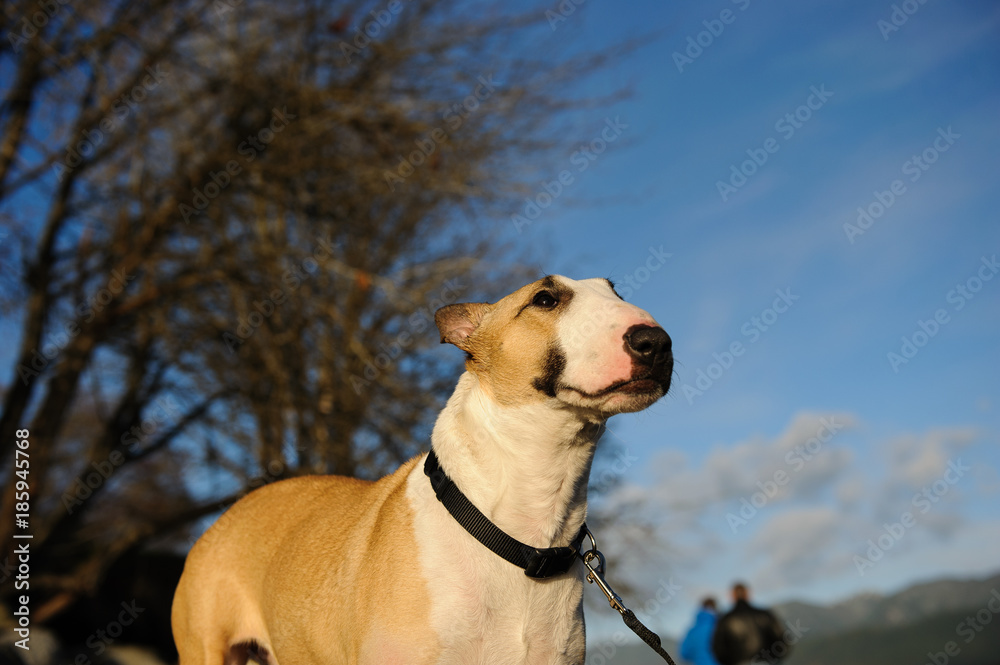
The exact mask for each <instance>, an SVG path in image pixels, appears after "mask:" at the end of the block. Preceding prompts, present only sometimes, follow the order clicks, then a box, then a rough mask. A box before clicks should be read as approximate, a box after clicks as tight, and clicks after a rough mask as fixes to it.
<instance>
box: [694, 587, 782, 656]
mask: <svg viewBox="0 0 1000 665" xmlns="http://www.w3.org/2000/svg"><path fill="white" fill-rule="evenodd" d="M733 603H734V604H733V609H731V610H729V612H727V613H726V614H725V615H723V617H722V618H720V619H719V620H718V622H716V625H715V633H714V634H713V635H712V651H713V652H714V654H715V658H716V660H718V661H719V663H721V665H738V664H739V663H749V662H751V661H753V662H754V663H779V662H781V661H782V660H784V659H785V658H786V657H788V654H789V652H790V651H791V647H790V646H789V643H788V642H787V641H786V640H785V639H784V637H783V635H784V632H785V627H784V626H783V625H782V623H781V622H780V621H779V620H778V617H776V616H775V615H774V613H772V612H770V611H769V610H765V609H762V608H759V607H754V606H753V605H751V604H750V591H749V590H748V589H747V587H746V585H745V584H741V583H737V584H734V585H733Z"/></svg>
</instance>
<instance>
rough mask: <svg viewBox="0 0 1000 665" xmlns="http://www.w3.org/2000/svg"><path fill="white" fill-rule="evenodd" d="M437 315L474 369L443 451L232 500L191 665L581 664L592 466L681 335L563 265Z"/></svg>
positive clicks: (211, 542) (194, 621)
mask: <svg viewBox="0 0 1000 665" xmlns="http://www.w3.org/2000/svg"><path fill="white" fill-rule="evenodd" d="M435 323H436V324H437V327H438V329H439V331H440V333H441V341H442V343H444V342H448V343H451V344H454V345H455V346H457V347H458V348H459V349H461V350H462V351H464V352H465V353H466V359H465V370H466V371H465V372H464V373H463V374H462V376H461V378H459V380H458V385H457V387H456V388H455V392H454V393H453V394H452V395H451V397H450V398H449V400H448V403H447V405H446V406H445V408H444V410H442V411H441V413H440V414H439V415H438V418H437V421H436V423H435V425H434V430H433V434H432V436H431V452H429V453H427V454H424V455H421V456H419V457H417V458H415V459H412V460H410V461H409V462H407V463H406V464H404V465H402V466H401V467H400V468H399V469H398V470H397V471H396V472H395V473H393V474H391V475H389V476H386V477H384V478H382V479H381V480H378V481H376V482H369V481H363V480H358V479H354V478H346V477H338V476H305V477H299V478H293V479H289V480H283V481H281V482H277V483H273V484H271V485H267V486H264V487H262V488H260V489H257V490H255V491H253V492H251V493H250V494H248V495H247V496H245V497H244V498H242V499H241V500H240V501H238V502H237V503H236V504H234V505H233V506H232V507H231V508H230V509H229V510H228V511H227V512H226V513H225V514H224V515H223V516H222V517H221V518H220V519H219V520H218V521H217V522H216V523H215V524H214V525H213V526H212V527H211V528H210V529H209V530H208V531H206V533H205V534H204V535H203V536H202V537H201V538H200V539H199V540H198V542H197V543H196V544H195V545H194V547H193V548H192V549H191V552H190V554H189V555H188V557H187V561H186V564H185V567H184V574H183V576H182V577H181V580H180V583H179V585H178V587H177V592H176V595H175V597H174V603H173V614H172V623H173V631H174V639H175V641H176V643H177V648H178V651H179V652H180V665H223V664H225V665H233V664H237V665H244V664H245V663H246V662H247V660H254V661H256V662H258V663H261V664H262V665H303V664H305V663H314V664H328V665H334V664H344V663H352V664H353V663H361V664H372V665H390V664H392V665H396V664H404V663H405V664H407V665H410V664H414V663H421V664H422V663H483V664H486V663H489V664H491V665H499V664H505V663H510V664H513V663H546V664H556V663H559V664H582V663H583V662H584V648H585V639H584V621H583V604H582V603H583V587H584V584H583V582H584V578H585V575H584V572H585V571H584V566H583V564H582V563H580V562H579V561H578V560H577V557H576V554H577V552H578V550H579V548H580V543H581V541H582V540H583V538H584V534H585V533H586V531H585V525H584V518H585V516H586V513H587V481H588V476H589V474H590V466H591V461H592V460H593V457H594V450H595V447H596V445H597V440H598V438H599V437H600V435H601V434H602V432H603V431H604V426H605V423H606V421H607V419H608V418H609V417H610V416H612V415H614V414H617V413H625V412H634V411H639V410H641V409H645V408H646V407H648V406H650V405H651V404H653V403H654V402H655V401H656V400H658V399H659V398H661V397H663V396H664V395H665V394H666V393H667V390H668V389H669V387H670V379H671V375H672V372H673V353H672V351H671V341H670V337H669V336H668V335H667V333H666V332H664V330H663V328H661V327H660V326H659V324H657V323H656V321H654V320H653V317H652V316H650V315H649V314H648V313H647V312H645V311H643V310H642V309H640V308H638V307H636V306H634V305H630V304H628V303H626V302H625V301H624V300H622V298H621V297H619V295H618V294H617V293H616V292H615V290H614V284H612V283H611V282H610V281H609V280H605V279H586V280H581V281H575V280H572V279H568V278H566V277H561V276H555V275H553V276H548V277H545V278H543V279H540V280H538V281H536V282H533V283H531V284H529V285H527V286H525V287H523V288H521V289H518V290H517V291H515V292H514V293H512V294H510V295H508V296H506V297H504V298H502V299H501V300H499V301H497V302H496V303H462V304H455V305H448V306H446V307H443V308H441V309H440V310H438V311H437V313H436V315H435Z"/></svg>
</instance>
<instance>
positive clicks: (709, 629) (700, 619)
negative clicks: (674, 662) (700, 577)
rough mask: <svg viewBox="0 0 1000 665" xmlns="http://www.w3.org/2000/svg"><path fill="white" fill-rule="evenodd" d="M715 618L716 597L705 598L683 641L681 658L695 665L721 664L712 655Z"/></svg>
mask: <svg viewBox="0 0 1000 665" xmlns="http://www.w3.org/2000/svg"><path fill="white" fill-rule="evenodd" d="M715 619H716V616H715V598H705V599H704V600H703V601H701V609H699V610H698V614H696V615H695V617H694V625H693V626H691V630H689V631H688V632H687V635H685V636H684V640H683V641H682V642H681V658H684V659H685V660H688V661H691V662H692V663H694V665H719V661H717V660H715V656H713V655H712V633H713V631H714V630H715Z"/></svg>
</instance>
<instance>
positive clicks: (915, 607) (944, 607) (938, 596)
mask: <svg viewBox="0 0 1000 665" xmlns="http://www.w3.org/2000/svg"><path fill="white" fill-rule="evenodd" d="M994 589H996V590H997V592H998V593H1000V574H997V575H994V576H992V577H989V578H986V579H978V580H935V581H933V582H926V583H923V584H917V585H915V586H912V587H910V588H908V589H906V590H904V591H900V592H899V593H895V594H892V595H890V596H882V595H880V594H872V593H869V594H862V595H858V596H854V597H852V598H849V599H847V600H845V601H842V602H839V603H837V604H835V605H830V606H828V607H822V606H819V605H811V604H809V603H800V602H790V603H781V604H780V605H776V606H775V607H774V610H775V612H777V613H778V615H779V616H781V618H783V619H786V620H789V621H796V620H798V621H800V622H801V625H802V626H804V627H807V628H809V633H808V635H809V637H811V638H817V637H821V636H824V635H833V634H837V633H842V632H844V631H848V630H853V629H869V628H891V627H899V626H906V625H909V624H913V623H915V622H918V621H920V620H921V619H925V618H929V617H934V616H938V615H940V614H942V613H946V612H951V611H958V610H966V609H978V608H981V607H985V606H986V603H987V601H989V599H990V594H991V592H992V590H994ZM994 629H996V630H997V631H998V632H1000V617H998V618H997V624H996V625H995V626H994Z"/></svg>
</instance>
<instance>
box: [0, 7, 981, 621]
mask: <svg viewBox="0 0 1000 665" xmlns="http://www.w3.org/2000/svg"><path fill="white" fill-rule="evenodd" d="M570 2H571V0H564V2H563V3H562V4H563V6H568V4H569V3H570ZM894 4H895V5H896V6H899V7H900V10H899V11H900V12H901V11H903V10H902V7H903V6H904V5H905V6H906V7H907V8H908V9H910V10H915V11H913V13H912V15H908V17H907V19H906V21H905V23H901V25H899V26H898V30H893V31H886V29H885V28H884V25H885V24H883V27H882V28H880V24H879V22H880V21H885V22H889V21H891V20H892V18H893V12H894V11H895V10H894ZM552 7H553V11H556V10H557V8H558V3H553V5H552ZM724 11H728V12H729V13H727V14H723V12H724ZM900 16H901V14H898V13H897V14H896V18H897V20H898V19H899V17H900ZM565 19H566V20H564V21H559V22H557V23H555V24H554V27H555V29H554V30H553V31H552V32H551V33H545V32H544V31H543V34H542V37H543V38H544V40H545V42H546V44H547V46H548V47H549V48H551V49H556V50H561V51H562V52H564V53H567V52H568V53H573V52H580V51H587V50H590V49H593V48H600V47H602V46H606V45H609V44H613V43H617V42H620V41H621V40H624V39H628V38H631V37H635V36H643V35H647V36H648V35H652V36H653V38H652V39H651V41H650V42H649V43H648V44H646V45H645V46H643V47H642V48H640V49H638V50H637V51H636V52H634V53H633V54H631V55H629V56H628V57H626V58H624V59H623V60H622V61H620V62H619V63H618V64H616V65H614V66H612V68H611V69H610V70H609V71H608V72H607V73H605V74H603V75H600V76H598V77H596V78H595V79H593V80H591V81H590V83H588V84H587V86H588V88H587V89H588V90H589V91H590V92H592V93H594V94H600V93H602V92H606V91H607V90H608V89H609V88H612V87H614V86H617V85H619V84H621V83H623V82H626V83H631V85H632V87H633V90H634V94H633V95H632V96H631V97H630V98H628V99H626V100H624V101H622V102H620V103H618V104H616V105H614V106H613V107H611V108H603V109H597V110H593V111H581V113H580V114H579V116H578V118H577V122H576V123H575V125H574V126H573V128H572V130H571V131H572V132H573V135H572V136H569V137H568V138H569V139H570V140H572V141H574V142H575V145H576V146H577V148H576V149H579V146H582V145H586V144H591V143H592V141H594V140H595V139H599V138H600V137H601V134H602V131H604V129H605V128H606V127H607V126H608V124H609V122H610V123H611V124H612V125H614V126H617V127H618V128H619V129H620V135H619V136H618V137H617V138H616V140H615V141H614V142H612V143H609V144H607V146H606V149H605V150H604V151H603V152H602V153H601V154H600V155H597V156H596V159H594V160H593V161H588V162H586V163H587V165H588V166H587V169H586V170H585V171H583V172H580V171H579V170H578V169H579V166H578V164H579V163H580V162H579V161H578V156H577V160H576V161H575V160H574V154H573V151H570V152H567V154H566V156H565V157H566V158H565V160H564V161H563V162H561V166H558V165H557V166H556V167H554V168H553V170H552V172H550V173H546V172H544V171H541V172H539V175H538V183H539V191H542V187H543V183H544V182H550V181H552V180H556V179H557V178H558V176H559V171H560V170H561V169H565V170H569V171H570V172H571V173H572V174H573V181H572V183H571V184H569V185H567V186H566V187H565V188H564V191H563V192H562V194H561V195H560V196H558V197H556V199H555V201H554V202H553V203H552V204H551V206H549V207H547V208H546V209H545V210H544V211H542V212H541V214H540V215H539V216H538V218H537V219H535V220H533V222H532V223H531V224H530V225H525V226H522V227H520V228H517V227H515V225H514V224H513V223H509V224H507V223H506V221H505V223H504V225H505V227H506V228H505V231H504V239H506V240H509V241H511V242H513V243H516V244H521V245H523V246H524V247H531V248H536V249H537V248H541V251H542V252H544V255H545V256H546V257H547V259H546V261H545V262H544V263H540V264H539V265H538V270H539V273H562V274H566V275H569V276H571V277H576V278H584V277H593V276H601V277H610V278H612V279H614V280H615V281H616V282H617V283H618V284H619V288H620V290H621V291H622V292H623V293H624V292H625V289H624V288H623V287H625V286H628V288H629V290H630V291H631V292H632V293H631V294H630V295H629V297H628V299H629V300H630V301H631V302H634V303H636V304H638V305H639V306H641V307H644V308H645V309H647V310H648V311H650V312H651V313H652V314H653V315H654V316H655V317H656V318H657V319H658V320H659V321H660V322H661V323H662V324H663V325H664V327H665V328H666V329H667V331H668V332H669V333H670V334H671V336H672V337H673V340H674V350H675V357H676V361H677V364H676V375H675V383H674V388H673V389H672V391H671V395H669V396H668V397H667V398H666V399H665V400H663V401H661V403H659V404H657V405H655V406H654V407H653V408H651V409H649V410H648V411H646V412H644V413H641V414H635V415H629V416H618V417H616V418H615V419H613V420H612V421H611V423H610V432H609V438H613V439H614V440H615V442H616V443H617V444H618V445H619V446H621V448H622V449H623V450H625V451H627V453H628V457H626V458H625V459H626V460H627V468H626V469H625V470H624V472H623V473H622V474H621V475H620V487H619V489H618V490H617V491H616V492H614V493H613V494H611V495H610V496H607V497H605V498H604V499H603V500H602V503H601V505H600V508H601V509H602V510H605V511H608V510H621V511H623V512H628V514H629V515H630V516H633V517H639V518H642V519H644V520H647V521H649V522H652V523H653V524H656V525H657V528H656V531H655V533H653V534H641V535H640V536H639V540H647V541H648V540H651V541H652V542H653V543H654V545H657V546H656V547H651V546H650V545H649V544H648V543H647V546H646V547H645V548H638V549H636V548H631V547H630V545H631V544H632V543H634V542H635V540H636V534H634V533H631V532H630V531H629V530H628V529H626V528H624V527H622V528H621V529H615V528H613V527H611V528H609V529H608V530H606V531H604V532H602V533H598V538H599V539H600V540H601V542H602V547H603V548H604V549H605V550H606V551H607V552H608V554H609V555H612V556H611V561H610V566H611V569H610V577H611V580H612V581H613V580H614V579H615V577H616V576H617V575H620V576H622V577H628V578H629V579H631V580H632V581H633V582H636V583H638V585H639V590H638V591H637V592H636V593H634V594H633V595H632V596H631V597H630V598H629V600H631V601H632V604H633V606H634V607H636V609H638V610H639V611H640V614H641V615H642V616H643V618H644V619H645V620H647V621H648V623H649V625H650V626H651V627H653V628H654V629H656V630H661V631H664V632H665V633H667V634H671V635H675V636H676V635H678V634H679V633H680V632H681V631H682V630H683V629H684V628H685V627H686V626H687V625H688V623H689V622H690V619H691V615H692V612H693V608H694V607H695V604H696V601H697V599H698V598H699V597H700V596H702V595H703V594H705V593H713V594H715V595H718V596H720V597H721V596H723V595H724V593H725V589H726V587H727V586H728V584H729V583H730V582H731V581H732V580H733V579H734V578H741V579H744V580H746V581H748V582H749V583H750V584H751V587H752V588H753V589H754V590H755V596H756V598H757V599H758V600H760V601H761V602H763V603H767V604H770V603H774V602H780V601H783V600H790V599H802V600H808V601H813V602H820V603H827V602H833V601H836V600H839V599H842V598H845V597H847V596H849V595H852V594H855V593H858V592H862V591H871V590H874V591H893V590H897V589H900V588H902V587H904V586H906V585H908V584H910V583H913V582H915V581H920V580H926V579H931V578H936V577H940V576H946V575H948V576H972V575H982V574H986V573H989V572H993V571H996V570H997V569H1000V557H998V555H997V552H1000V500H998V499H1000V496H998V494H1000V445H998V444H1000V388H998V386H1000V382H998V381H997V368H998V367H1000V344H998V341H1000V339H998V337H1000V336H998V330H1000V275H997V274H996V272H995V271H996V268H995V266H993V263H992V262H993V261H994V260H995V257H1000V223H998V222H1000V219H998V218H1000V214H998V212H997V211H998V210H1000V176H998V171H1000V169H998V155H1000V123H998V118H1000V85H998V83H1000V67H998V65H1000V39H998V36H1000V6H998V5H997V4H996V3H992V2H944V1H943V0H927V1H926V2H925V3H924V4H920V3H919V2H918V1H917V0H910V1H909V3H904V2H897V3H890V2H885V3H880V2H875V3H869V2H833V1H830V2H790V1H787V0H786V1H785V2H779V3H774V2H771V3H765V2H760V0H739V1H738V2H732V1H731V0H716V1H714V2H708V3H697V4H696V3H688V4H686V5H683V6H677V5H675V4H671V3H660V2H652V1H644V2H634V3H629V4H628V5H622V4H617V5H616V4H613V3H608V2H603V3H602V2H597V1H596V0H589V1H587V2H583V3H582V4H581V6H580V8H579V9H578V10H576V11H574V12H573V13H572V14H569V15H568V16H566V17H565ZM723 20H725V21H728V22H723ZM705 22H708V26H706V24H705ZM894 27H895V26H894ZM720 28H721V30H720ZM711 30H714V31H715V32H717V33H718V34H716V35H713V34H710V31H711ZM709 37H711V39H709ZM689 38H690V39H691V40H693V41H694V42H695V43H697V42H698V40H699V39H700V40H701V42H702V44H703V45H702V46H701V47H700V48H701V52H700V53H698V51H697V50H696V49H694V47H691V48H692V50H691V51H690V55H688V57H690V62H682V63H681V65H682V66H681V67H678V64H677V62H678V59H677V58H676V57H675V56H674V54H675V53H680V54H685V52H686V51H687V49H688V48H689ZM817 91H819V93H821V94H818V93H817ZM831 93H832V94H831ZM810 104H811V105H812V107H811V108H810ZM789 114H791V119H788V118H787V117H786V116H788V115H789ZM796 114H798V117H796ZM598 145H599V144H598ZM748 151H749V152H748ZM754 157H756V159H757V163H753V162H748V160H753V159H754ZM764 157H766V160H765V159H764ZM914 157H916V158H917V159H919V160H921V161H920V164H918V163H917V162H916V161H914ZM930 162H933V163H930ZM921 164H922V165H923V166H921ZM924 167H926V168H924ZM741 168H742V169H743V171H744V173H746V174H748V175H744V176H743V177H744V178H745V182H744V181H743V180H741V179H740V177H739V176H737V179H736V180H731V177H733V174H732V172H733V169H736V170H737V171H739V170H740V169H741ZM897 181H898V182H897ZM720 182H723V183H728V184H729V186H730V187H732V188H733V190H735V191H732V190H726V191H725V192H724V193H720V185H719V183H720ZM894 183H895V185H894ZM723 189H725V187H723ZM890 200H891V203H890ZM859 207H861V208H864V209H866V210H871V211H872V213H871V214H873V219H872V222H871V223H870V225H869V226H868V227H867V228H865V229H861V230H863V233H859V232H858V231H857V230H854V231H851V232H850V233H848V231H850V229H847V230H845V225H848V224H857V220H858V208H859ZM520 212H521V210H511V214H512V215H513V214H515V213H520ZM874 216H877V218H875V217H874ZM866 223H867V222H866ZM859 228H860V227H859ZM663 254H669V257H668V258H666V259H665V260H663V259H662V255H663ZM991 266H993V267H991ZM654 268H655V269H654ZM986 275H988V276H990V277H991V279H989V280H986V281H982V280H983V276H986ZM629 280H632V286H629ZM970 280H971V281H970ZM959 287H962V288H965V289H966V293H968V294H969V295H968V296H966V295H964V293H963V292H961V291H959V290H958V289H959ZM973 291H975V292H974V293H973ZM779 294H783V296H782V295H779ZM779 309H780V310H782V311H780V312H779V311H778V310H779ZM935 316H938V317H939V319H938V320H937V321H934V319H935ZM757 321H760V323H759V324H758V323H757ZM930 321H933V323H929V322H930ZM921 322H923V326H922V325H921ZM8 325H10V326H13V323H11V322H8ZM928 331H933V335H931V334H930V333H929V332H928ZM922 335H923V336H922ZM914 336H916V339H915V340H914ZM904 337H906V338H909V339H910V340H911V341H916V342H920V345H919V348H917V347H916V346H915V347H914V350H915V351H916V353H915V355H912V354H910V355H912V358H907V359H906V360H907V362H906V363H897V364H896V366H895V367H894V366H893V364H892V363H891V362H890V360H889V359H888V357H887V356H888V354H889V353H896V354H899V355H900V356H901V357H902V356H903V355H904V354H903V349H902V347H903V344H904V343H903V338H904ZM734 344H735V345H737V346H736V347H735V348H736V350H737V351H738V355H734V356H732V357H729V356H727V355H726V354H727V353H731V352H732V351H731V350H732V349H733V348H734ZM700 376H703V377H707V378H702V379H701V383H700V384H699V377H700ZM709 380H710V385H708V381H709ZM686 387H687V388H686ZM696 390H697V391H699V392H694V391H696ZM831 423H832V424H833V428H835V429H836V432H835V433H832V436H830V435H829V434H830V429H831V425H830V424H831ZM824 427H826V430H824ZM820 435H822V437H823V438H824V439H826V440H820V438H818V437H819V436H820ZM813 437H817V438H815V439H813ZM811 439H813V440H812V441H810V440H811ZM810 450H812V451H813V452H809V451H810ZM806 454H808V455H809V457H808V458H807V457H806ZM949 463H951V465H952V466H951V469H952V470H951V471H949ZM965 467H968V470H965ZM955 469H959V470H958V471H956V470H955ZM604 470H605V469H603V468H599V469H597V472H598V473H601V472H603V471H604ZM779 480H780V481H781V485H780V486H778V481H779ZM952 480H953V481H954V482H951V481H952ZM771 482H773V483H774V486H775V491H774V493H773V494H774V495H773V496H763V495H762V496H763V500H761V499H760V497H758V501H757V503H758V504H760V505H759V507H757V508H756V513H755V514H753V515H751V516H750V517H748V518H747V519H746V523H745V524H740V523H736V522H734V521H733V519H732V518H731V517H730V515H733V516H737V517H739V516H740V509H741V507H743V506H744V504H743V503H742V501H743V500H746V501H748V502H749V501H752V500H753V499H754V494H755V493H756V492H759V491H762V490H761V488H760V485H763V486H764V488H765V490H766V489H767V488H769V487H770V485H769V483H771ZM758 483H760V485H758ZM935 483H937V488H938V489H939V490H940V492H939V493H937V494H934V499H937V500H936V501H934V502H933V503H931V502H930V499H929V498H924V499H923V500H921V499H916V500H915V499H914V497H915V495H917V494H918V493H919V492H921V491H922V490H924V488H929V490H928V491H931V492H932V493H933V491H934V489H933V488H934V487H935ZM925 506H927V507H928V508H927V510H926V512H922V511H921V509H922V507H925ZM907 514H909V515H910V516H911V517H912V518H913V519H912V525H911V526H905V527H900V528H901V529H902V532H901V534H902V535H901V536H900V537H899V538H898V539H897V538H894V537H891V536H887V537H886V538H891V547H889V548H887V549H886V550H885V551H884V552H883V553H882V556H881V557H880V558H879V560H878V561H873V562H871V565H870V566H863V567H861V569H859V564H858V560H857V558H856V557H867V552H868V549H869V546H868V541H869V539H871V540H872V541H873V542H876V541H878V539H879V538H880V537H881V536H885V534H886V531H885V528H884V526H883V525H885V524H888V525H890V528H891V529H893V530H895V527H894V526H893V525H895V524H897V523H899V524H902V521H903V520H904V517H905V515H907ZM740 519H742V518H740ZM629 521H630V520H625V522H629ZM734 524H735V526H734ZM897 532H898V531H897ZM649 536H655V538H652V539H650V538H649ZM883 540H885V539H883ZM886 542H888V541H886ZM862 573H864V574H862ZM661 580H672V582H673V583H674V584H675V585H677V586H679V587H680V590H679V591H678V592H677V593H676V595H675V596H673V597H672V598H671V599H670V601H669V602H667V603H665V604H663V605H662V606H661V607H659V609H656V605H655V604H649V600H650V598H652V597H653V596H654V595H655V592H656V591H657V590H658V589H659V588H661V587H660V586H659V583H660V581H661ZM588 593H593V594H596V593H597V591H596V589H591V590H588ZM644 593H645V594H646V597H644V596H643V594H644ZM597 606H599V604H597ZM649 608H652V610H650V611H647V612H644V609H649ZM614 621H617V617H616V616H615V615H614V613H612V612H610V610H607V609H606V608H603V609H596V610H594V609H592V610H591V611H590V612H589V616H588V626H589V627H590V631H591V635H592V636H593V638H594V639H601V637H602V635H606V634H607V633H608V632H609V631H610V630H612V629H613V628H616V627H617V625H618V624H616V623H614Z"/></svg>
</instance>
